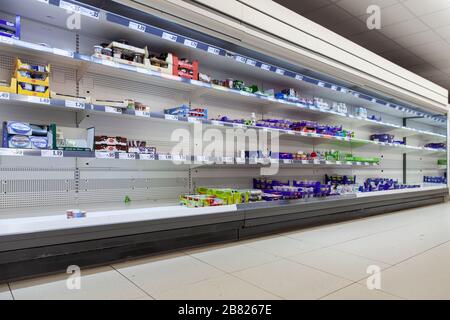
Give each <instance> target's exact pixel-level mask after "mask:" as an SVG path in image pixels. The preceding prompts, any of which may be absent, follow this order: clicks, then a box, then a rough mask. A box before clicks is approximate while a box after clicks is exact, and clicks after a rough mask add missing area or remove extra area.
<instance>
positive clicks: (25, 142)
mask: <svg viewBox="0 0 450 320" xmlns="http://www.w3.org/2000/svg"><path fill="white" fill-rule="evenodd" d="M8 148H12V149H30V148H31V143H30V137H28V136H22V135H14V136H10V137H9V138H8Z"/></svg>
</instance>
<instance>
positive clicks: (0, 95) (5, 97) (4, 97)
mask: <svg viewBox="0 0 450 320" xmlns="http://www.w3.org/2000/svg"><path fill="white" fill-rule="evenodd" d="M10 97H11V95H10V94H9V92H0V100H9V99H10Z"/></svg>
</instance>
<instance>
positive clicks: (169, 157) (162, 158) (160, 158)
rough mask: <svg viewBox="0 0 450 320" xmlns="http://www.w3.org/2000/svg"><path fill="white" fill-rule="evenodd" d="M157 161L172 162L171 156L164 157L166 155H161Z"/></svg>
mask: <svg viewBox="0 0 450 320" xmlns="http://www.w3.org/2000/svg"><path fill="white" fill-rule="evenodd" d="M158 159H159V160H163V161H171V160H172V156H171V155H166V154H161V155H159V157H158Z"/></svg>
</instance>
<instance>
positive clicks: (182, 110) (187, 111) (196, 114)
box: [164, 105, 208, 120]
mask: <svg viewBox="0 0 450 320" xmlns="http://www.w3.org/2000/svg"><path fill="white" fill-rule="evenodd" d="M164 113H165V114H167V115H172V116H176V117H181V118H196V119H202V120H207V119H208V109H206V108H190V107H188V106H186V105H182V106H180V107H176V108H172V109H166V110H164Z"/></svg>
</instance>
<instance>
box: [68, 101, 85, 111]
mask: <svg viewBox="0 0 450 320" xmlns="http://www.w3.org/2000/svg"><path fill="white" fill-rule="evenodd" d="M66 107H67V108H74V109H83V110H84V109H85V107H86V105H85V104H84V103H83V102H78V101H72V100H66Z"/></svg>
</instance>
